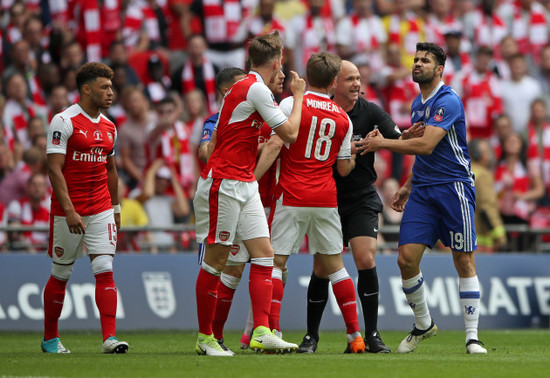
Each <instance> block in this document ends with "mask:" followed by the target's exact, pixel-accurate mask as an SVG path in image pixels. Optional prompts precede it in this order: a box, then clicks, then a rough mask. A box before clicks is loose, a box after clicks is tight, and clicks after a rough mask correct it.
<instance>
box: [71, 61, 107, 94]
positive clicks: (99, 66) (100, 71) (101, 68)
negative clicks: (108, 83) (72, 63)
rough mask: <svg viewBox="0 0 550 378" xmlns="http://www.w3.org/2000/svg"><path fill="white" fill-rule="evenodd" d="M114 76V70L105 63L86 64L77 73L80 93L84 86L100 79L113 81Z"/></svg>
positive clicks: (77, 84)
mask: <svg viewBox="0 0 550 378" xmlns="http://www.w3.org/2000/svg"><path fill="white" fill-rule="evenodd" d="M113 76H114V74H113V70H112V69H111V68H110V67H109V66H107V65H105V64H103V63H98V62H91V63H86V64H84V65H83V66H82V67H80V68H79V70H78V71H77V72H76V87H77V88H78V91H79V92H80V90H81V89H82V86H83V85H84V84H88V83H90V82H92V81H95V80H96V79H97V78H98V77H105V78H107V79H109V80H111V79H112V78H113Z"/></svg>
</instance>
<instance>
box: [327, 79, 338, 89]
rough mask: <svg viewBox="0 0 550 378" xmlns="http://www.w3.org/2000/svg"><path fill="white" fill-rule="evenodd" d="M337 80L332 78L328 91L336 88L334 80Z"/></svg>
mask: <svg viewBox="0 0 550 378" xmlns="http://www.w3.org/2000/svg"><path fill="white" fill-rule="evenodd" d="M337 78H338V76H334V78H333V79H332V81H331V82H330V85H329V86H328V89H330V90H334V88H336V79H337Z"/></svg>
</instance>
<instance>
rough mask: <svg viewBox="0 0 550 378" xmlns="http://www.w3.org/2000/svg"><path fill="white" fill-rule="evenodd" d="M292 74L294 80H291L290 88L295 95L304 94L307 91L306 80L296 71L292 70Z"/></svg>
mask: <svg viewBox="0 0 550 378" xmlns="http://www.w3.org/2000/svg"><path fill="white" fill-rule="evenodd" d="M290 74H291V75H292V80H291V81H290V90H291V91H292V94H293V95H294V96H299V95H303V94H304V92H305V91H306V81H305V80H304V79H302V78H301V77H300V76H298V74H297V73H296V72H294V71H290Z"/></svg>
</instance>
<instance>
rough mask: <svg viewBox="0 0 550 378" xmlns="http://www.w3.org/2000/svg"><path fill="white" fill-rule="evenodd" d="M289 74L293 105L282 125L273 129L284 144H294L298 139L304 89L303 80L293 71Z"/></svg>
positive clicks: (304, 83)
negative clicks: (290, 76) (290, 75)
mask: <svg viewBox="0 0 550 378" xmlns="http://www.w3.org/2000/svg"><path fill="white" fill-rule="evenodd" d="M290 73H291V74H292V81H291V82H290V90H291V91H292V94H293V95H294V104H293V106H292V111H291V113H290V116H289V117H288V119H287V120H286V121H285V122H284V123H283V124H282V125H280V126H278V127H277V128H276V129H274V131H275V133H276V134H277V135H278V136H279V137H281V139H282V140H283V141H284V142H285V143H294V142H295V141H296V138H297V137H298V130H299V129H300V121H301V119H302V102H303V99H304V92H305V89H306V82H305V80H304V79H302V78H301V77H300V76H298V74H297V73H296V72H294V71H290Z"/></svg>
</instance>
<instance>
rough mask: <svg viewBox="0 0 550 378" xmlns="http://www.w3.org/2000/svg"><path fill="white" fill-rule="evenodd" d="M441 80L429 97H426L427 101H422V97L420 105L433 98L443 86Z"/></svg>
mask: <svg viewBox="0 0 550 378" xmlns="http://www.w3.org/2000/svg"><path fill="white" fill-rule="evenodd" d="M443 84H445V83H443V80H441V81H440V82H439V84H437V87H435V88H434V90H433V91H432V93H430V95H429V96H428V98H427V99H424V97H422V103H423V104H425V103H426V101H428V100H429V99H430V98H432V97H433V96H435V94H436V93H437V91H439V88H441V87H442V86H443Z"/></svg>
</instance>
